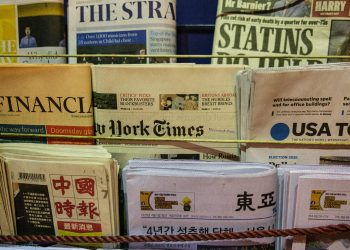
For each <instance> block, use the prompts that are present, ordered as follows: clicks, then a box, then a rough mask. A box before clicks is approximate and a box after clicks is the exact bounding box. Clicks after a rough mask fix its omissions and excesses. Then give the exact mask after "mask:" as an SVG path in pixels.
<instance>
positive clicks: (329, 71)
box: [238, 63, 350, 165]
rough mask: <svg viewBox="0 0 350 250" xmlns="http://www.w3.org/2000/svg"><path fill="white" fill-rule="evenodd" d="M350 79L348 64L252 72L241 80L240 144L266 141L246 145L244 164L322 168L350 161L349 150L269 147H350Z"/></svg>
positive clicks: (239, 78)
mask: <svg viewBox="0 0 350 250" xmlns="http://www.w3.org/2000/svg"><path fill="white" fill-rule="evenodd" d="M349 74H350V65H349V64H347V63H339V64H326V65H317V66H305V67H290V68H279V69H273V68H271V69H253V70H246V71H244V72H242V73H241V74H238V86H239V88H238V89H239V91H238V92H239V94H238V96H239V100H240V105H239V107H240V111H238V113H239V114H240V119H241V120H240V121H241V122H240V125H239V126H240V132H241V138H242V139H249V140H253V141H254V140H258V141H266V144H254V143H251V144H248V145H247V149H246V160H247V161H260V162H270V163H275V164H277V165H280V164H293V163H297V164H315V163H316V164H320V163H321V162H322V161H323V160H325V161H327V159H328V160H331V159H332V157H333V160H334V161H336V157H341V156H348V153H347V151H346V150H344V149H348V147H346V146H341V147H340V146H333V147H332V146H330V145H317V146H316V145H303V146H300V145H297V146H295V145H294V146H292V145H271V144H268V142H269V141H272V142H284V141H291V142H295V143H299V142H300V143H304V144H307V143H309V144H315V143H320V144H322V143H327V142H329V143H333V142H337V143H342V142H348V141H349V133H348V132H349V129H348V127H349V123H348V117H349V115H350V108H349V107H350V106H349V105H350V97H349V96H348V95H347V93H348V92H349V90H350V88H349V85H348V78H349ZM334 79H336V81H335V80H334ZM301 148H306V149H307V150H305V151H303V150H301ZM282 149H283V150H282ZM329 163H330V161H329Z"/></svg>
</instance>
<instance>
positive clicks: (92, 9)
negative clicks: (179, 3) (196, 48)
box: [68, 0, 176, 64]
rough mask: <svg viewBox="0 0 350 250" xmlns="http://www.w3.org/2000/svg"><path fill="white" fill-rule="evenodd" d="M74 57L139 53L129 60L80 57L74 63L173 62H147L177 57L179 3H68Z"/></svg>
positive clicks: (109, 0) (103, 0)
mask: <svg viewBox="0 0 350 250" xmlns="http://www.w3.org/2000/svg"><path fill="white" fill-rule="evenodd" d="M68 31H69V53H70V54H135V55H140V57H137V58H130V57H129V58H127V57H78V59H76V58H71V59H70V62H71V63H75V62H78V63H82V62H91V63H94V64H106V63H108V64H121V63H123V64H129V63H132V64H138V63H164V62H173V59H171V60H170V59H169V58H164V57H163V58H162V57H161V56H160V57H159V58H158V57H157V58H152V59H147V58H145V57H142V55H144V54H149V55H174V54H176V0H162V1H155V0H145V1H129V0H118V1H117V0H101V1H100V0H99V1H97V0H76V1H69V2H68Z"/></svg>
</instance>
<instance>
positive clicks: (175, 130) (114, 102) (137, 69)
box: [93, 65, 242, 166]
mask: <svg viewBox="0 0 350 250" xmlns="http://www.w3.org/2000/svg"><path fill="white" fill-rule="evenodd" d="M240 69H242V67H241V66H237V65H235V66H227V65H224V66H196V65H176V66H175V65H158V66H156V65H142V66H138V65H134V66H118V67H116V66H93V90H94V109H95V110H94V111H95V112H94V114H95V126H96V128H95V130H96V135H100V136H112V137H115V138H116V139H117V138H118V137H123V138H140V139H141V140H142V139H143V138H145V139H148V138H160V139H166V138H169V139H212V140H213V141H215V140H220V139H236V138H237V131H236V127H237V126H236V112H235V110H236V103H235V102H236V94H235V73H236V72H237V71H238V70H240ZM99 143H101V144H104V145H105V146H106V147H107V148H108V150H109V152H112V153H113V156H114V157H115V158H116V159H118V161H119V160H120V165H121V166H124V165H125V163H126V162H127V160H129V159H132V158H162V159H181V158H186V159H204V160H236V161H237V160H239V157H238V147H237V145H236V144H233V143H215V142H210V143H209V142H208V143H207V142H206V143H197V142H196V143H194V142H193V143H192V142H166V141H163V142H159V141H156V142H152V141H148V142H147V143H146V144H145V142H142V141H117V140H116V141H112V140H99ZM121 143H123V144H124V145H121Z"/></svg>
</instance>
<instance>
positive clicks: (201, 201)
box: [123, 160, 277, 249]
mask: <svg viewBox="0 0 350 250" xmlns="http://www.w3.org/2000/svg"><path fill="white" fill-rule="evenodd" d="M252 182H254V183H255V185H251V183H252ZM276 184H277V174H276V169H275V168H274V167H273V166H269V165H262V164H260V165H258V164H240V163H232V162H202V161H183V160H182V161H164V160H153V161H152V160H148V161H147V160H133V161H130V162H129V165H128V166H127V167H125V168H124V169H123V185H124V193H125V197H126V204H127V211H128V213H127V225H128V233H129V234H130V235H161V234H165V235H175V234H198V233H224V232H236V231H246V230H264V229H272V228H274V226H275V225H274V224H275V211H276V210H275V209H276ZM213 244H214V245H215V246H213V247H220V246H221V247H223V248H225V246H226V247H228V246H231V247H232V246H237V247H239V246H252V245H261V244H263V245H264V247H265V248H261V249H274V239H273V238H264V239H247V240H240V241H226V242H221V241H216V242H200V243H197V244H186V243H183V242H181V244H174V245H173V248H176V247H178V249H181V246H182V248H183V249H197V247H198V249H203V248H205V247H210V246H211V245H213ZM163 245H164V244H163ZM180 245H181V246H180ZM156 246H157V244H154V246H153V247H156ZM158 247H159V245H158ZM272 247H273V248H272ZM170 248H171V247H170ZM163 249H164V248H163ZM205 249H206V248H205ZM238 249H240V248H238ZM257 249H260V248H257Z"/></svg>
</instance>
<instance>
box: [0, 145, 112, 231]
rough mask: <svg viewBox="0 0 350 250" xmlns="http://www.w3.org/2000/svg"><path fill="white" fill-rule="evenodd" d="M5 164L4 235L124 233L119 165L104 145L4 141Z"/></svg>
mask: <svg viewBox="0 0 350 250" xmlns="http://www.w3.org/2000/svg"><path fill="white" fill-rule="evenodd" d="M0 163H1V171H0V172H1V181H2V188H1V201H2V203H3V206H2V207H1V209H0V212H3V211H1V210H4V211H5V213H6V214H7V216H6V217H2V219H1V222H0V227H1V231H2V234H6V235H9V234H17V235H85V236H102V235H115V234H117V233H119V224H118V223H119V219H118V191H117V189H116V187H117V186H118V184H117V183H118V179H117V174H118V166H117V164H116V162H115V161H114V160H112V159H111V155H110V154H108V153H107V152H106V151H105V150H103V149H102V148H99V147H97V146H83V145H71V146H70V145H42V144H38V145H33V144H2V145H1V146H0ZM5 218H6V219H5Z"/></svg>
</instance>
